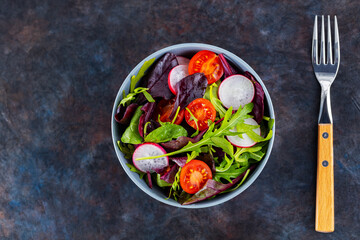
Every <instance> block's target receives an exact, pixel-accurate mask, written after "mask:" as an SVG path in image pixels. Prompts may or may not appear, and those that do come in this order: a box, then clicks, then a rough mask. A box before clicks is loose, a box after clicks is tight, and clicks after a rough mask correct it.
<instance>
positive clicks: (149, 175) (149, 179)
mask: <svg viewBox="0 0 360 240" xmlns="http://www.w3.org/2000/svg"><path fill="white" fill-rule="evenodd" d="M146 174H147V179H148V184H149V188H152V187H153V184H152V180H151V174H150V172H146Z"/></svg>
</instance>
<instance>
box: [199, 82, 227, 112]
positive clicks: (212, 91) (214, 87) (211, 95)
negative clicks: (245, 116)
mask: <svg viewBox="0 0 360 240" xmlns="http://www.w3.org/2000/svg"><path fill="white" fill-rule="evenodd" d="M220 83H221V82H220V80H219V81H217V82H216V83H213V84H211V85H210V86H209V87H208V88H207V89H206V92H205V95H204V98H205V99H208V100H209V101H210V102H211V103H212V105H213V106H214V107H215V110H216V111H217V112H218V113H219V115H220V118H222V117H224V115H225V113H226V110H225V108H224V107H223V106H222V103H221V101H220V99H219V98H218V94H217V92H218V88H219V85H220Z"/></svg>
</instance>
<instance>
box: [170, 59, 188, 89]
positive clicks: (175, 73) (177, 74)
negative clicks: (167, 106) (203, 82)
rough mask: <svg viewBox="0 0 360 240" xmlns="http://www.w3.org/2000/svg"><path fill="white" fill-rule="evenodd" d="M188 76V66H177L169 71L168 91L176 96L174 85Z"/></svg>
mask: <svg viewBox="0 0 360 240" xmlns="http://www.w3.org/2000/svg"><path fill="white" fill-rule="evenodd" d="M187 76H189V70H188V65H177V66H176V67H174V68H173V69H171V71H170V73H169V77H168V84H169V88H170V91H171V92H172V93H173V94H175V95H176V91H175V85H176V83H178V82H179V81H180V80H181V79H183V78H184V77H187Z"/></svg>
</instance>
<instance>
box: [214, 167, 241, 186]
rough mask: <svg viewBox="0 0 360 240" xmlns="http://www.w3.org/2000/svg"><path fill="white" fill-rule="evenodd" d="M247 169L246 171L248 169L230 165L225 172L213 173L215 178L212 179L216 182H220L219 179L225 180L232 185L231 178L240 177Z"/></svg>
mask: <svg viewBox="0 0 360 240" xmlns="http://www.w3.org/2000/svg"><path fill="white" fill-rule="evenodd" d="M247 169H248V167H241V168H238V167H237V166H236V165H232V166H231V167H230V168H229V169H228V170H227V171H225V172H217V173H215V176H214V177H213V179H214V180H215V181H217V182H221V179H225V180H227V181H229V182H230V183H232V181H231V178H237V177H238V176H240V174H242V173H243V172H245V171H246V170H247Z"/></svg>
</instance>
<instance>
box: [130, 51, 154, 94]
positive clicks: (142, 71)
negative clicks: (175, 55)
mask: <svg viewBox="0 0 360 240" xmlns="http://www.w3.org/2000/svg"><path fill="white" fill-rule="evenodd" d="M154 61H155V58H152V59H150V60H147V61H145V62H144V64H143V65H142V66H141V68H140V70H139V72H138V74H137V75H134V76H132V77H131V81H130V91H129V92H130V93H132V92H134V89H135V86H136V84H137V83H138V82H139V81H140V79H141V78H142V77H143V76H144V75H145V72H146V70H147V69H148V68H149V67H150V66H151V65H152V64H153V63H154Z"/></svg>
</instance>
